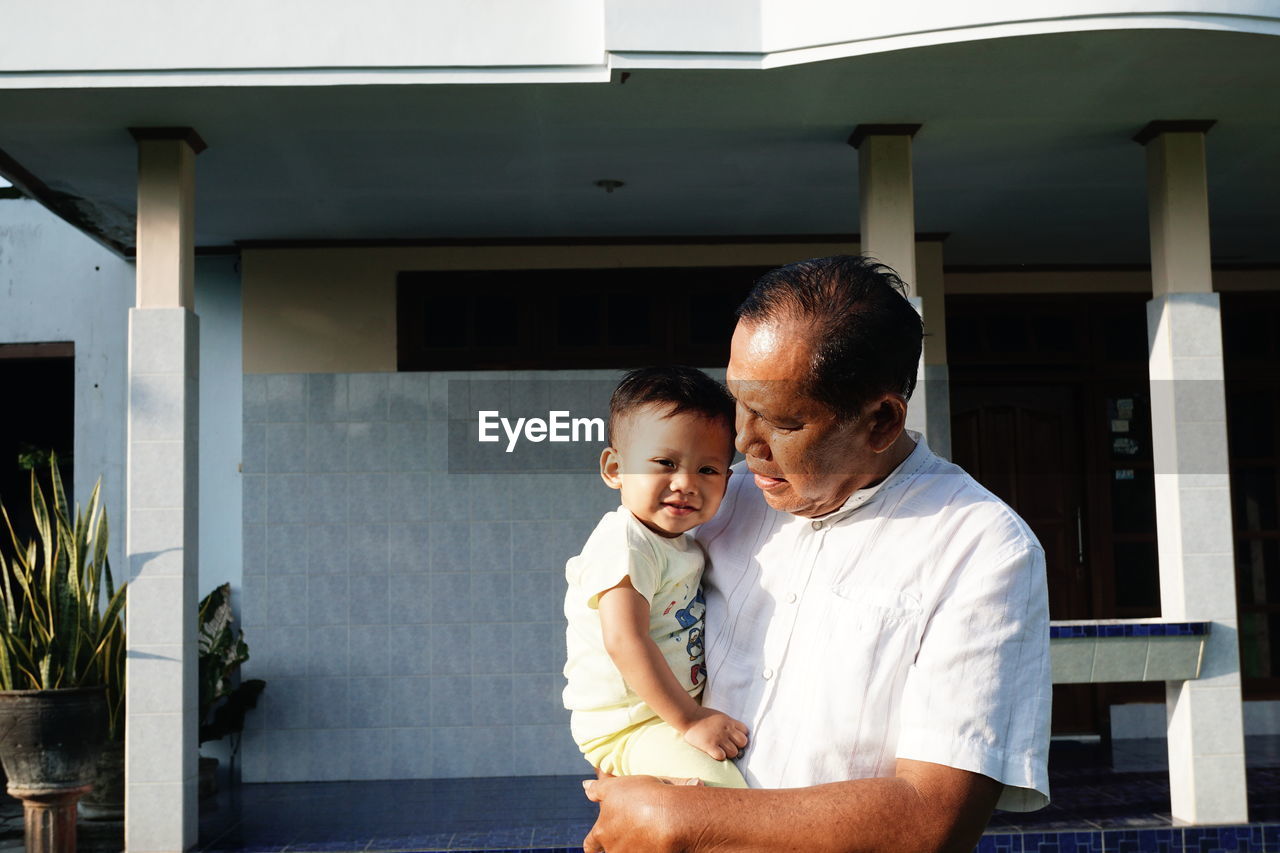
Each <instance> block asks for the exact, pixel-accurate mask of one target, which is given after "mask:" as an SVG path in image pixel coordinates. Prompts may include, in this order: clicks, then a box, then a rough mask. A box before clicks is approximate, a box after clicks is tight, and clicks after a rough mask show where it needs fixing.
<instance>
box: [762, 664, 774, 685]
mask: <svg viewBox="0 0 1280 853" xmlns="http://www.w3.org/2000/svg"><path fill="white" fill-rule="evenodd" d="M760 674H761V675H763V676H764V677H765V680H766V681H768V680H769V679H770V678H773V670H772V669H770V668H769V667H767V666H766V667H765V668H764V672H762V673H760Z"/></svg>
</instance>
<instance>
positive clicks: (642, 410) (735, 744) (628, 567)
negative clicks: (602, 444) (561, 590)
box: [564, 367, 747, 788]
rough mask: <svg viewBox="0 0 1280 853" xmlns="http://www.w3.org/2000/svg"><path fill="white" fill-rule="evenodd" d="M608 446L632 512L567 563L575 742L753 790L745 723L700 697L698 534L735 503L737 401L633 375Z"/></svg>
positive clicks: (613, 478)
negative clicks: (739, 763)
mask: <svg viewBox="0 0 1280 853" xmlns="http://www.w3.org/2000/svg"><path fill="white" fill-rule="evenodd" d="M609 440H610V446H609V447H607V448H605V450H604V452H603V453H602V454H601V456H600V476H601V477H602V478H604V481H605V483H606V484H607V485H608V486H609V488H611V489H618V490H620V491H621V493H622V506H620V507H619V508H618V509H617V511H615V512H611V513H609V514H607V515H606V516H605V517H604V518H603V519H601V521H600V523H599V524H598V525H596V529H595V531H594V532H593V533H592V534H591V538H590V539H588V540H587V544H586V545H585V546H584V547H583V549H582V553H581V554H579V555H578V556H576V557H574V558H573V559H571V560H569V562H568V564H567V565H566V567H565V573H566V575H567V576H568V580H569V592H568V595H567V596H566V598H565V602H564V612H565V615H566V616H567V617H568V619H569V631H568V648H569V660H568V663H567V664H565V669H564V673H565V676H566V677H567V678H568V681H569V683H568V686H567V687H566V688H565V690H564V704H565V707H566V708H569V709H570V710H572V711H573V715H572V718H571V722H570V728H571V730H572V732H573V737H574V740H575V741H576V742H577V744H578V746H579V748H581V750H582V753H583V755H584V756H586V759H587V761H589V762H591V765H592V766H593V767H595V768H596V769H597V770H600V771H602V772H604V773H610V774H613V775H616V776H632V775H638V774H651V775H655V776H673V777H682V778H694V777H696V778H698V779H701V780H703V782H705V783H706V784H708V785H716V786H721V787H736V788H745V787H746V783H745V782H744V781H743V779H742V775H741V774H740V773H739V772H738V768H737V767H735V766H734V764H733V763H732V762H731V761H729V760H728V759H730V758H734V757H736V756H737V755H738V753H739V752H740V751H741V750H742V749H743V748H744V747H746V745H747V727H746V726H744V725H743V724H742V723H740V722H738V721H737V720H735V719H733V718H731V717H728V716H726V715H725V714H722V713H720V712H719V711H714V710H712V709H710V708H703V707H702V706H701V705H700V704H699V703H698V701H697V698H698V696H699V694H701V692H702V688H703V683H704V682H705V680H706V674H707V670H706V666H705V665H704V664H703V658H702V627H703V626H702V616H703V613H704V611H705V610H706V605H705V604H704V602H703V598H702V591H701V589H700V588H699V582H700V580H701V577H702V568H703V555H702V551H701V549H700V548H699V546H698V544H697V543H696V542H695V541H694V540H693V538H692V537H691V536H689V535H687V532H688V531H689V530H690V529H692V528H694V527H696V526H698V525H699V524H702V523H703V522H705V521H708V520H710V519H711V517H712V516H714V515H715V513H716V510H717V509H718V508H719V506H720V501H721V499H722V498H723V497H724V490H725V485H726V483H727V481H728V478H729V474H730V471H729V464H730V462H732V461H733V400H732V398H730V397H729V395H728V393H727V392H726V391H725V389H724V388H723V386H721V385H720V384H719V383H718V382H716V381H715V380H713V379H711V378H710V377H709V376H707V375H706V374H704V373H702V372H701V371H699V370H694V369H692V368H688V367H651V368H644V369H641V370H633V371H632V372H630V373H628V374H627V375H626V376H625V377H624V378H623V380H622V382H621V383H620V384H619V385H618V387H617V389H616V390H615V391H614V392H613V397H612V399H611V400H610V401H609Z"/></svg>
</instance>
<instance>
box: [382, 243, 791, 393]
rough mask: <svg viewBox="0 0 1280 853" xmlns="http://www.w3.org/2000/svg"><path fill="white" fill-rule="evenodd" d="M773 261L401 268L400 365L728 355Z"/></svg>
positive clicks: (564, 364)
mask: <svg viewBox="0 0 1280 853" xmlns="http://www.w3.org/2000/svg"><path fill="white" fill-rule="evenodd" d="M767 269H768V268H767V267H649V268H627V269H592V270H582V269H559V270H502V271H497V270H480V271H470V272H452V271H450V272H402V273H400V275H399V276H398V278H397V283H396V311H397V332H398V341H397V349H398V353H399V358H398V364H399V369H400V370H500V369H525V370H530V369H564V368H592V367H632V366H639V365H643V364H661V363H673V362H679V363H685V364H697V365H703V366H712V365H722V364H725V363H726V362H727V361H728V358H729V338H730V336H731V334H732V332H733V324H734V319H733V313H734V309H736V308H737V306H738V304H739V303H740V302H741V301H742V300H743V298H744V297H745V296H746V295H747V293H748V291H750V289H751V286H752V284H753V283H754V282H755V280H756V279H757V278H758V277H759V276H760V275H761V274H762V273H764V272H765V271H766V270H767Z"/></svg>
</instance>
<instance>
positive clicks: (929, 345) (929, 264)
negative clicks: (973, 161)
mask: <svg viewBox="0 0 1280 853" xmlns="http://www.w3.org/2000/svg"><path fill="white" fill-rule="evenodd" d="M916 293H917V294H919V299H920V305H919V306H918V307H920V308H921V314H922V315H923V317H924V352H923V353H922V354H921V361H922V366H921V376H920V386H919V388H918V389H917V390H916V393H915V395H913V396H912V403H913V405H914V403H915V398H916V397H917V396H918V397H920V398H921V399H922V400H923V401H924V408H925V416H926V422H925V429H924V434H925V437H926V438H927V440H928V442H929V449H930V450H932V451H933V452H934V453H936V454H938V455H939V456H941V457H942V458H944V459H950V458H951V373H950V369H949V368H948V367H947V306H946V295H945V285H944V279H943V273H942V240H940V239H921V240H919V241H918V242H917V243H916Z"/></svg>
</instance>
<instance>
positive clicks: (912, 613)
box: [819, 583, 923, 638]
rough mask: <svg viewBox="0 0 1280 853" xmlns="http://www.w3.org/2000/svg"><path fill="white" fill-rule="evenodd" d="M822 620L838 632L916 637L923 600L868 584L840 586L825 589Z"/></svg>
mask: <svg viewBox="0 0 1280 853" xmlns="http://www.w3.org/2000/svg"><path fill="white" fill-rule="evenodd" d="M820 601H821V602H822V605H823V606H822V611H823V614H822V616H821V617H819V621H821V622H824V623H826V625H829V626H830V628H831V629H832V630H833V631H834V632H835V633H840V634H844V633H846V632H854V633H857V634H861V633H863V632H877V633H885V632H888V633H892V634H899V633H900V634H902V635H903V637H904V638H906V637H911V636H914V635H915V634H916V633H917V632H918V630H919V629H920V626H921V621H922V619H923V610H922V608H921V606H920V601H919V600H918V599H917V598H915V597H914V596H912V595H911V594H910V593H907V592H903V591H902V590H897V589H891V588H887V587H875V586H867V585H865V584H855V583H845V584H836V585H834V586H831V587H829V588H828V589H826V590H824V591H823V593H822V595H821V597H820Z"/></svg>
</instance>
